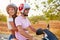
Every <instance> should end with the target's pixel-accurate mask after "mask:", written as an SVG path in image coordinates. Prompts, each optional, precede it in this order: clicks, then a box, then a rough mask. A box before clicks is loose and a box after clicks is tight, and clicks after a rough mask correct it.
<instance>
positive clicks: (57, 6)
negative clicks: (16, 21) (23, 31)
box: [0, 0, 60, 40]
mask: <svg viewBox="0 0 60 40" xmlns="http://www.w3.org/2000/svg"><path fill="white" fill-rule="evenodd" d="M10 3H14V4H16V5H17V7H18V6H19V5H20V4H21V3H25V2H24V0H0V40H2V39H4V38H5V39H6V40H7V36H9V34H10V32H9V30H8V28H7V17H8V14H7V12H6V6H7V5H8V4H10ZM26 3H28V4H29V5H30V6H31V9H30V12H29V16H28V18H29V20H30V21H31V24H32V26H34V28H36V29H38V28H43V29H45V28H47V24H49V26H50V31H51V32H52V33H54V34H55V35H56V36H57V37H58V39H59V40H60V0H26ZM18 15H19V14H18ZM29 31H30V30H29ZM30 33H31V34H32V35H33V32H32V31H30ZM5 35H6V36H5ZM35 37H36V38H40V37H37V36H35ZM38 40H39V39H38Z"/></svg>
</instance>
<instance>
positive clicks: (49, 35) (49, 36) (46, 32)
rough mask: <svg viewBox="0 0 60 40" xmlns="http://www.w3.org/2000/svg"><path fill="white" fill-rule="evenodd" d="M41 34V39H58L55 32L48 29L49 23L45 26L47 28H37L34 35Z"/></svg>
mask: <svg viewBox="0 0 60 40" xmlns="http://www.w3.org/2000/svg"><path fill="white" fill-rule="evenodd" d="M41 34H44V36H43V38H42V40H58V38H57V37H56V36H55V34H54V33H52V32H51V31H50V30H49V24H48V26H47V29H44V30H43V29H41V28H40V29H37V31H36V35H41Z"/></svg>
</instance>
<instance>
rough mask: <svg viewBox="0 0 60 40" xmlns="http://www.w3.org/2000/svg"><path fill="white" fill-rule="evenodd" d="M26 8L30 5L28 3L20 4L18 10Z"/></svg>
mask: <svg viewBox="0 0 60 40" xmlns="http://www.w3.org/2000/svg"><path fill="white" fill-rule="evenodd" d="M26 8H28V9H30V5H28V4H26V3H25V4H20V6H19V11H21V12H23V11H24V10H25V9H26Z"/></svg>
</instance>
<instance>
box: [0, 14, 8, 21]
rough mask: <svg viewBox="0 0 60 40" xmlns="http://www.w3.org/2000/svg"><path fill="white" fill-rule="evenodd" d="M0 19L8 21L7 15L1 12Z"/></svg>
mask: <svg viewBox="0 0 60 40" xmlns="http://www.w3.org/2000/svg"><path fill="white" fill-rule="evenodd" d="M0 21H3V22H6V21H7V17H6V16H5V15H3V14H0Z"/></svg>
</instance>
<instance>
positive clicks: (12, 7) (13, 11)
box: [6, 4, 17, 40]
mask: <svg viewBox="0 0 60 40" xmlns="http://www.w3.org/2000/svg"><path fill="white" fill-rule="evenodd" d="M6 11H7V13H8V15H9V17H8V20H7V21H8V29H9V30H10V32H11V35H10V37H9V40H17V39H16V37H15V31H17V28H16V26H15V24H14V21H15V17H16V14H17V6H15V4H9V5H8V6H7V8H6Z"/></svg>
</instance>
